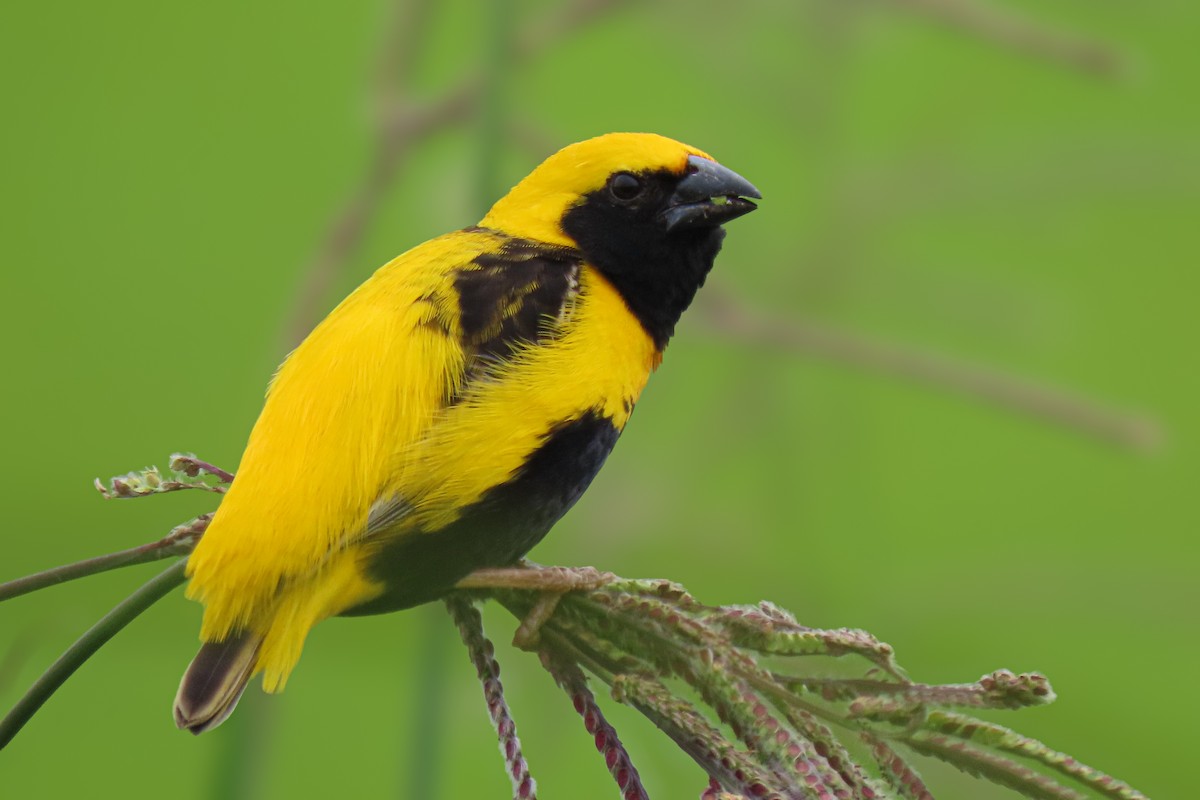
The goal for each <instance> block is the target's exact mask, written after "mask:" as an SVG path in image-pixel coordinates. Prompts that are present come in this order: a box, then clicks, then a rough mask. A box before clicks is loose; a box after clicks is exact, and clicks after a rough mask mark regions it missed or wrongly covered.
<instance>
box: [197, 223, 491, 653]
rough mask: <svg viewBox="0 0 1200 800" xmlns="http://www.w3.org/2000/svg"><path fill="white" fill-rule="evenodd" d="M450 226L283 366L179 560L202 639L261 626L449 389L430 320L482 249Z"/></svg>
mask: <svg viewBox="0 0 1200 800" xmlns="http://www.w3.org/2000/svg"><path fill="white" fill-rule="evenodd" d="M496 242H497V237H496V236H495V235H489V234H486V233H467V232H459V233H454V234H450V235H448V236H443V237H441V238H438V239H434V240H432V241H430V242H427V243H426V244H424V245H421V246H420V247H417V248H415V249H413V250H410V251H409V252H407V253H405V254H404V255H402V256H400V257H398V258H396V259H395V260H393V261H392V262H391V263H389V264H387V265H386V266H384V267H383V268H381V269H380V270H379V271H378V272H376V273H375V274H374V275H373V276H372V277H371V278H370V279H368V280H367V281H366V282H365V283H364V284H363V285H362V286H360V287H359V288H358V289H357V290H356V291H355V292H354V293H353V294H351V295H350V296H349V297H347V298H346V299H345V300H344V301H342V303H341V304H340V305H339V306H338V307H337V308H336V309H334V310H333V312H331V313H330V315H329V316H328V317H326V318H325V320H324V321H323V322H322V323H321V324H320V325H319V326H317V328H316V329H315V330H314V331H313V332H312V333H311V334H310V335H309V336H308V338H307V339H305V341H304V343H303V344H301V345H300V346H299V347H298V348H297V349H296V350H295V352H293V353H292V354H291V355H290V356H289V357H288V359H287V361H285V362H284V364H283V366H282V367H281V368H280V370H279V372H278V374H277V375H276V376H275V380H274V381H273V382H272V384H271V388H270V390H269V391H268V393H267V401H266V404H265V406H264V407H263V411H262V414H261V415H260V416H259V419H258V422H257V423H256V424H255V426H254V430H253V431H252V432H251V434H250V440H249V442H248V443H247V445H246V451H245V454H244V455H243V456H242V462H241V465H240V467H239V469H238V477H237V480H236V481H235V482H234V484H233V485H232V486H231V487H230V489H229V492H228V494H226V496H225V498H224V499H223V500H222V502H221V506H220V508H218V509H217V514H216V517H215V518H214V519H213V522H212V524H211V525H210V526H209V529H208V531H207V532H206V533H205V535H204V538H203V539H202V540H201V543H200V544H199V545H198V546H197V547H196V550H195V552H194V553H193V554H192V556H191V558H189V560H188V572H189V574H190V575H191V578H192V580H191V583H190V584H189V586H188V596H189V597H194V598H198V599H200V600H201V601H203V602H204V604H205V606H206V609H205V615H204V624H203V627H202V629H201V632H200V635H201V638H202V639H204V640H205V641H217V640H220V639H223V638H225V637H226V636H228V635H229V634H230V633H231V632H232V631H234V630H236V629H241V628H249V629H251V630H256V631H257V632H259V633H264V634H265V633H266V632H267V629H268V628H269V625H270V622H271V618H272V615H273V613H274V607H275V605H276V603H277V602H278V600H279V591H280V589H281V587H286V586H287V585H288V584H289V583H291V582H293V581H297V580H301V579H305V580H312V579H314V578H315V577H316V576H315V574H314V573H316V572H317V571H319V570H320V569H321V568H322V566H323V565H324V564H325V562H326V560H327V559H329V558H330V556H331V555H332V554H334V553H336V552H338V551H339V550H340V549H342V548H344V547H345V546H346V545H347V544H348V543H349V542H350V541H351V540H352V539H353V538H355V537H356V536H359V535H361V534H362V532H363V531H365V529H366V519H367V513H368V510H369V509H370V506H371V504H372V503H373V502H374V501H375V500H376V499H377V498H378V497H379V494H380V490H381V488H382V487H384V486H386V485H387V484H388V483H390V482H391V479H392V478H393V477H394V475H393V474H392V470H393V468H394V464H395V461H396V459H395V456H396V453H397V452H398V451H399V450H401V449H404V448H405V447H407V446H408V445H410V444H411V443H412V442H415V441H416V440H417V439H418V438H419V437H420V436H421V435H422V434H423V433H424V431H425V430H426V428H428V427H429V425H430V424H431V423H432V421H433V419H434V416H435V414H436V413H437V412H438V411H439V410H440V409H441V408H442V407H443V406H444V405H445V403H446V399H447V397H449V396H450V395H451V394H452V393H453V392H454V391H456V390H457V389H458V388H460V387H459V383H460V381H461V380H462V372H463V367H464V358H465V356H464V353H463V351H462V348H461V347H460V346H459V345H458V344H457V342H456V341H454V340H452V339H451V338H449V337H447V336H446V335H445V334H444V333H442V332H441V331H440V330H439V329H438V326H437V325H435V324H429V323H431V322H437V323H441V324H442V325H444V326H445V327H447V328H448V329H449V330H451V331H456V330H457V326H458V320H457V313H458V312H457V308H455V307H454V306H453V304H452V302H450V301H447V302H444V303H442V304H440V305H439V304H434V303H430V302H423V301H422V300H421V298H422V297H425V296H426V295H431V294H436V295H438V296H440V297H443V298H450V300H452V299H453V291H452V288H451V287H450V286H449V282H450V280H451V273H452V270H453V269H454V268H455V267H457V266H459V265H461V264H462V263H464V262H466V261H469V260H470V259H472V258H474V257H475V256H477V255H479V254H480V253H483V252H487V251H489V250H490V249H491V248H494V247H495V245H496Z"/></svg>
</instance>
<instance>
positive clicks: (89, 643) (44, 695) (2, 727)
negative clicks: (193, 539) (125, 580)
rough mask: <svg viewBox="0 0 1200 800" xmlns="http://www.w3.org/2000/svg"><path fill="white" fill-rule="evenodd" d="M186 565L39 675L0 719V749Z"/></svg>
mask: <svg viewBox="0 0 1200 800" xmlns="http://www.w3.org/2000/svg"><path fill="white" fill-rule="evenodd" d="M186 564H187V559H180V560H179V561H178V562H177V563H175V564H172V565H171V566H170V567H169V568H168V569H166V570H164V571H163V572H161V573H159V575H158V576H157V577H155V578H153V579H152V580H150V581H148V582H147V583H146V584H145V585H144V586H142V588H140V589H138V590H137V591H136V592H134V593H133V594H131V595H130V596H129V597H127V598H125V600H123V601H122V602H121V604H120V605H118V606H117V607H116V608H114V609H113V610H112V611H110V612H108V613H107V614H105V615H104V618H103V619H101V620H100V621H99V622H97V623H96V624H95V625H93V626H92V627H91V628H90V629H88V631H87V633H85V634H83V636H81V637H79V640H78V641H76V642H75V644H73V645H71V646H70V647H69V648H68V649H67V651H66V652H65V653H63V654H62V655H61V656H59V659H58V660H57V661H55V662H54V663H53V664H52V665H51V666H50V668H49V669H48V670H46V671H45V672H44V673H43V674H42V677H40V678H38V679H37V681H36V682H34V684H33V686H31V687H29V691H27V692H26V693H25V696H24V697H22V698H21V699H20V700H19V701H18V702H17V704H16V705H15V706H13V708H12V710H11V711H9V712H8V716H6V717H5V718H4V719H3V720H0V750H3V749H4V748H5V747H7V746H8V743H9V742H11V741H12V740H13V737H14V736H16V735H17V734H18V733H19V732H20V730H21V728H23V727H25V723H26V722H28V721H29V719H30V718H31V717H32V716H33V715H34V714H35V713H37V710H38V709H39V708H41V707H42V705H43V704H44V703H45V702H46V701H47V700H49V699H50V696H51V695H53V694H54V693H55V692H56V691H57V690H58V687H60V686H62V685H63V683H65V682H66V680H67V678H69V677H71V675H72V674H74V672H75V670H77V669H79V667H80V666H81V665H82V664H83V662H85V661H87V660H88V659H89V658H91V657H92V656H93V655H95V653H96V651H97V650H99V649H100V648H101V647H103V646H104V644H105V642H107V641H108V640H109V639H111V638H112V637H113V636H115V635H116V634H117V632H118V631H120V630H121V629H122V628H124V627H125V626H126V625H128V624H129V623H130V622H132V621H133V620H134V619H135V618H136V617H137V616H138V615H140V614H141V613H142V612H143V611H145V610H146V609H148V608H150V606H152V605H154V604H155V603H156V602H158V601H159V600H161V599H162V598H163V597H165V596H166V595H167V593H169V592H170V591H171V590H172V589H174V588H175V587H176V586H178V585H179V584H181V583H183V581H184V575H183V571H184V567H185V566H186Z"/></svg>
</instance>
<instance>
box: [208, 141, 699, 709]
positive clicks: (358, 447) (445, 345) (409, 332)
mask: <svg viewBox="0 0 1200 800" xmlns="http://www.w3.org/2000/svg"><path fill="white" fill-rule="evenodd" d="M689 155H701V156H703V155H704V154H703V153H701V152H700V151H698V150H694V149H692V148H689V147H686V146H684V145H681V144H680V143H678V142H674V141H672V140H670V139H664V138H662V137H658V136H652V135H642V134H610V135H609V136H605V137H600V138H598V139H593V140H590V141H588V142H583V143H581V144H579V145H574V146H572V147H569V148H566V149H565V150H563V151H561V152H560V153H558V154H557V155H555V156H552V157H551V158H550V159H548V160H547V161H546V162H545V163H544V164H543V165H542V166H540V167H538V169H536V170H535V171H534V172H533V173H532V174H531V175H530V176H529V177H528V178H526V179H525V180H524V181H522V182H521V183H520V184H519V185H518V186H517V187H515V188H514V189H513V190H512V191H511V192H510V193H509V194H508V195H507V196H505V197H504V198H503V199H501V200H500V201H499V202H498V203H497V204H496V205H495V207H493V209H492V210H491V212H489V214H488V215H487V216H486V217H485V218H484V219H483V221H482V222H481V225H482V228H476V229H468V230H464V231H459V232H456V233H452V234H449V235H447V236H443V237H440V238H437V239H434V240H432V241H429V242H427V243H425V244H423V245H421V246H419V247H416V248H414V249H412V250H410V251H408V252H407V253H405V254H403V255H401V256H399V257H398V258H396V259H394V260H393V261H392V262H390V263H389V264H387V265H385V266H384V267H382V268H381V269H380V270H379V271H378V272H376V273H375V274H374V275H373V276H372V277H371V278H370V279H368V280H367V281H366V282H365V283H364V284H363V285H362V286H360V287H359V288H358V289H357V290H355V292H354V293H353V294H351V295H350V296H349V297H348V298H346V299H345V300H344V301H343V302H342V303H341V304H340V305H338V307H337V308H336V309H334V310H333V311H332V312H331V313H330V314H329V316H328V317H327V318H326V319H325V320H324V321H323V322H322V323H321V324H320V325H319V326H317V328H316V329H315V330H314V331H313V332H312V333H311V334H310V335H309V337H308V338H307V339H306V340H305V341H304V343H303V344H301V345H300V346H299V347H298V348H297V349H296V350H295V351H294V352H293V353H292V354H291V355H290V356H289V357H288V359H287V360H286V361H285V362H284V364H283V366H282V367H281V368H280V369H279V372H278V373H277V375H276V376H275V379H274V380H273V382H272V384H271V388H270V390H269V391H268V395H267V400H266V404H265V406H264V408H263V411H262V414H261V416H260V417H259V419H258V422H257V423H256V424H255V426H254V430H253V431H252V433H251V435H250V440H249V443H248V444H247V447H246V451H245V454H244V455H243V457H242V461H241V465H240V467H239V470H238V473H237V479H236V481H234V483H233V485H232V486H231V487H230V490H229V492H228V494H226V496H225V497H224V499H223V501H222V503H221V506H220V508H219V509H218V511H217V513H216V516H215V518H214V519H213V521H212V524H211V525H210V526H209V528H208V531H207V532H206V533H205V535H204V537H203V539H202V540H201V541H200V543H199V545H198V546H197V547H196V550H195V552H194V553H193V554H192V556H191V557H190V559H189V561H188V574H189V576H190V577H191V583H190V585H189V587H188V596H189V597H192V598H196V599H199V600H201V601H202V602H203V603H204V604H205V614H204V622H203V625H202V627H201V632H200V635H201V639H203V640H204V641H206V642H220V641H223V640H225V639H226V638H228V637H229V636H230V635H232V634H235V633H238V632H240V631H250V632H252V633H254V634H257V635H258V636H260V637H262V643H261V645H260V647H259V650H258V656H257V661H256V664H255V672H259V671H261V672H264V673H265V674H264V679H263V686H264V688H265V689H266V690H267V691H277V690H279V689H282V688H283V685H284V683H285V682H286V680H287V676H288V674H289V672H290V671H291V670H292V668H293V666H294V665H295V663H296V660H297V658H299V655H300V651H301V648H302V647H303V643H304V639H305V637H306V636H307V634H308V631H309V630H310V629H311V628H312V626H313V625H315V624H316V623H317V622H319V621H321V620H322V619H325V618H326V617H329V616H331V615H335V614H338V613H341V612H343V611H345V610H347V609H349V608H352V607H354V606H357V605H360V604H362V603H365V602H367V601H369V600H371V599H373V598H375V597H377V596H379V595H380V594H381V593H382V591H383V586H382V585H378V584H376V583H374V582H373V581H372V579H370V578H369V577H367V576H366V575H365V574H364V572H363V567H362V564H363V563H364V561H365V559H364V558H362V556H363V554H364V553H366V552H367V549H368V548H372V547H375V546H376V545H378V543H379V542H378V541H375V540H369V539H367V538H366V537H367V522H368V516H369V514H370V512H371V509H372V506H373V505H374V504H376V503H382V502H387V501H392V500H396V501H400V502H402V503H403V504H404V507H405V508H406V509H407V510H408V511H407V513H406V514H405V515H402V516H401V517H400V518H398V519H397V520H395V521H394V522H393V523H392V524H389V525H388V526H385V528H384V530H382V531H372V533H371V536H372V537H385V538H386V537H392V536H405V535H428V536H436V535H437V530H438V529H440V528H442V527H444V526H445V525H447V524H449V523H451V522H453V521H454V520H455V519H457V518H458V516H459V514H460V513H461V510H462V509H463V508H464V507H466V506H469V505H470V504H472V503H474V502H475V501H477V500H479V499H480V498H481V497H482V496H483V495H484V494H485V493H486V492H487V491H488V490H489V489H491V488H493V487H495V486H498V485H500V484H503V483H505V482H506V481H508V480H509V479H510V478H511V477H513V475H514V474H515V473H516V472H517V471H518V470H519V469H520V467H521V466H522V464H524V463H525V461H526V460H527V459H528V458H529V456H530V455H531V454H532V453H533V452H534V451H535V450H536V449H537V448H538V447H539V445H540V444H541V443H542V441H543V439H544V437H545V436H546V435H547V434H548V433H549V432H550V431H551V430H553V429H554V428H555V427H556V426H557V425H559V424H561V423H563V422H567V421H569V420H572V419H574V418H576V417H579V416H580V415H582V414H584V413H586V412H588V411H596V412H599V413H602V414H603V415H604V416H607V417H609V418H610V419H611V420H612V422H613V424H614V425H615V426H616V427H617V428H618V429H620V428H622V427H623V426H624V425H625V422H626V420H627V419H628V417H629V413H630V410H631V409H632V407H633V404H634V402H635V401H636V400H637V398H638V395H639V394H640V393H641V391H642V388H643V387H644V386H645V383H646V380H647V378H648V376H649V374H650V372H651V371H653V369H654V367H655V366H657V363H658V359H659V358H660V354H659V352H658V351H657V350H656V348H655V346H654V344H653V341H652V340H651V338H650V336H649V335H648V334H647V333H646V332H645V330H644V329H643V328H642V326H641V325H640V324H639V323H638V321H637V320H636V319H635V317H634V316H633V315H632V314H631V313H630V311H629V309H628V308H627V307H626V305H625V302H624V300H623V299H622V298H621V296H620V295H619V294H618V292H617V291H616V289H614V288H613V286H612V285H611V284H610V283H609V282H608V281H607V279H605V278H604V277H603V276H602V275H601V274H600V273H599V272H598V271H596V270H595V269H593V268H591V267H589V266H586V265H585V266H583V267H582V269H581V270H580V272H579V286H578V293H577V295H576V297H575V299H574V301H573V302H572V303H569V304H568V306H567V308H566V310H565V312H564V314H563V315H562V316H561V317H560V318H559V319H558V320H557V321H555V322H553V323H552V324H553V325H557V326H558V328H557V330H556V331H555V332H554V333H555V335H553V336H551V337H549V338H548V339H547V340H546V341H544V342H542V343H540V344H527V345H525V346H523V348H522V349H521V350H520V351H518V352H517V353H516V354H515V355H514V356H513V357H512V358H510V359H508V360H505V361H502V362H499V364H498V365H497V366H494V367H492V368H491V369H474V370H473V369H472V366H475V367H478V366H479V365H477V364H476V365H473V364H472V363H471V359H472V354H471V353H469V352H467V351H466V350H465V349H464V345H463V344H462V341H463V331H462V327H461V324H460V310H459V296H458V294H457V290H456V287H455V284H454V280H455V273H456V271H458V270H460V269H462V268H463V267H465V266H467V265H469V264H471V262H472V260H473V259H475V258H476V257H478V256H480V255H483V254H489V253H498V252H500V251H501V249H502V247H503V245H504V244H505V242H507V241H509V240H510V239H511V238H513V237H516V238H523V239H530V240H534V241H536V242H542V243H546V244H549V245H555V246H559V247H569V248H573V247H574V242H572V241H571V240H570V239H569V238H567V236H566V235H565V234H564V233H563V231H562V230H561V228H560V226H559V220H560V219H561V218H562V216H563V214H564V213H565V212H566V211H567V210H568V209H569V208H571V207H572V206H573V205H574V204H576V203H578V202H580V198H581V197H582V196H583V195H585V194H588V193H590V192H594V191H596V190H598V189H600V188H601V187H603V186H604V184H605V181H606V180H607V179H608V177H609V176H610V175H611V174H612V173H614V172H619V171H630V172H639V171H646V170H661V169H672V170H677V171H679V172H680V173H682V171H683V170H684V168H685V166H686V163H687V158H688V156H689ZM451 398H453V399H454V402H453V403H451V402H450V400H451ZM418 531H420V532H419V533H418Z"/></svg>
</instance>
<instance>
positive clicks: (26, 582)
mask: <svg viewBox="0 0 1200 800" xmlns="http://www.w3.org/2000/svg"><path fill="white" fill-rule="evenodd" d="M191 549H192V545H191V544H190V543H188V544H183V543H180V542H166V543H164V542H151V543H150V544H143V545H139V546H137V547H131V548H129V549H128V550H122V551H120V552H119V553H109V554H108V555H104V556H96V557H95V558H89V559H85V560H84V561H76V562H75V563H74V564H64V565H63V566H61V567H54V568H53V569H48V570H45V571H43V572H35V573H34V574H33V575H26V576H25V577H24V578H17V579H16V580H11V581H8V582H7V583H0V601H4V600H11V599H12V598H14V597H20V596H21V595H23V594H29V593H30V592H36V591H37V590H38V589H45V588H46V587H47V586H55V585H57V584H60V583H66V582H67V581H73V580H77V579H79V578H86V577H87V576H89V575H97V574H99V573H101V572H108V571H109V570H112V569H120V568H121V567H132V566H134V565H135V564H145V563H148V562H150V561H160V560H162V559H164V558H171V557H173V556H181V555H186V554H187V553H189V552H190V551H191Z"/></svg>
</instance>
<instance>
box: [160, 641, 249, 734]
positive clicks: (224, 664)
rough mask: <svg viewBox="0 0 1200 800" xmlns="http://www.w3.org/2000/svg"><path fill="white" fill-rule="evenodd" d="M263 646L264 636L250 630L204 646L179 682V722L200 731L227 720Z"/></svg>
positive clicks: (177, 702)
mask: <svg viewBox="0 0 1200 800" xmlns="http://www.w3.org/2000/svg"><path fill="white" fill-rule="evenodd" d="M261 645H262V636H260V635H258V634H255V633H250V632H248V631H241V632H239V633H235V634H233V635H231V636H230V637H229V638H227V639H225V640H224V641H220V642H205V643H204V644H203V645H201V646H200V652H199V653H197V654H196V657H195V658H194V659H192V663H191V665H190V666H189V667H188V668H187V672H185V673H183V680H182V681H180V682H179V693H178V694H176V695H175V724H176V725H178V726H179V727H180V728H186V729H187V730H189V731H191V732H192V733H197V734H199V733H204V732H205V731H206V730H208V729H210V728H215V727H217V726H218V725H220V724H221V723H222V722H224V721H225V719H226V717H228V716H229V715H230V714H232V713H233V709H234V708H236V707H237V704H238V700H240V699H241V697H242V692H244V691H246V683H247V682H249V680H250V676H252V675H253V674H254V671H255V670H254V665H255V662H256V661H257V660H258V649H259V647H260V646H261Z"/></svg>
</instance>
